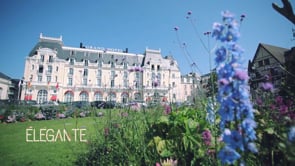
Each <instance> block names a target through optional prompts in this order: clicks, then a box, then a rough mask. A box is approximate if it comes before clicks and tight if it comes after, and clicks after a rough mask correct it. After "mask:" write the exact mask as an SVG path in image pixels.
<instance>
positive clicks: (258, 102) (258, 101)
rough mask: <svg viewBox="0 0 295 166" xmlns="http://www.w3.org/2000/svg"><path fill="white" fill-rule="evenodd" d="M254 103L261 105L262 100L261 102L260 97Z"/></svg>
mask: <svg viewBox="0 0 295 166" xmlns="http://www.w3.org/2000/svg"><path fill="white" fill-rule="evenodd" d="M256 103H257V104H258V105H262V103H263V102H262V100H261V98H260V97H258V98H257V99H256Z"/></svg>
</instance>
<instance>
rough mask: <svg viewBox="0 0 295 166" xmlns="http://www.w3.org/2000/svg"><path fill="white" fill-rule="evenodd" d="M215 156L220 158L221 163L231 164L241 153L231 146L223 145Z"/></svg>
mask: <svg viewBox="0 0 295 166" xmlns="http://www.w3.org/2000/svg"><path fill="white" fill-rule="evenodd" d="M217 157H218V158H220V160H221V163H222V164H233V163H234V161H236V160H237V159H239V158H240V157H241V155H240V154H239V153H238V152H237V151H236V150H234V149H233V148H231V147H229V146H225V147H224V148H223V149H221V150H220V151H219V153H218V155H217Z"/></svg>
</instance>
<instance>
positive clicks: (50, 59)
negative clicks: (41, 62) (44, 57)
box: [48, 55, 53, 63]
mask: <svg viewBox="0 0 295 166" xmlns="http://www.w3.org/2000/svg"><path fill="white" fill-rule="evenodd" d="M48 62H50V63H51V62H53V56H52V55H50V56H49V59H48Z"/></svg>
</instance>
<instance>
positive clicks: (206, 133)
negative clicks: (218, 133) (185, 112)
mask: <svg viewBox="0 0 295 166" xmlns="http://www.w3.org/2000/svg"><path fill="white" fill-rule="evenodd" d="M211 137H212V136H211V132H210V130H208V129H206V130H205V131H203V133H202V138H203V141H204V143H205V145H207V146H210V145H211Z"/></svg>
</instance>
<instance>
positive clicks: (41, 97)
mask: <svg viewBox="0 0 295 166" xmlns="http://www.w3.org/2000/svg"><path fill="white" fill-rule="evenodd" d="M47 94H48V92H47V91H46V90H40V91H38V94H37V103H38V104H42V103H44V102H46V101H47Z"/></svg>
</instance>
